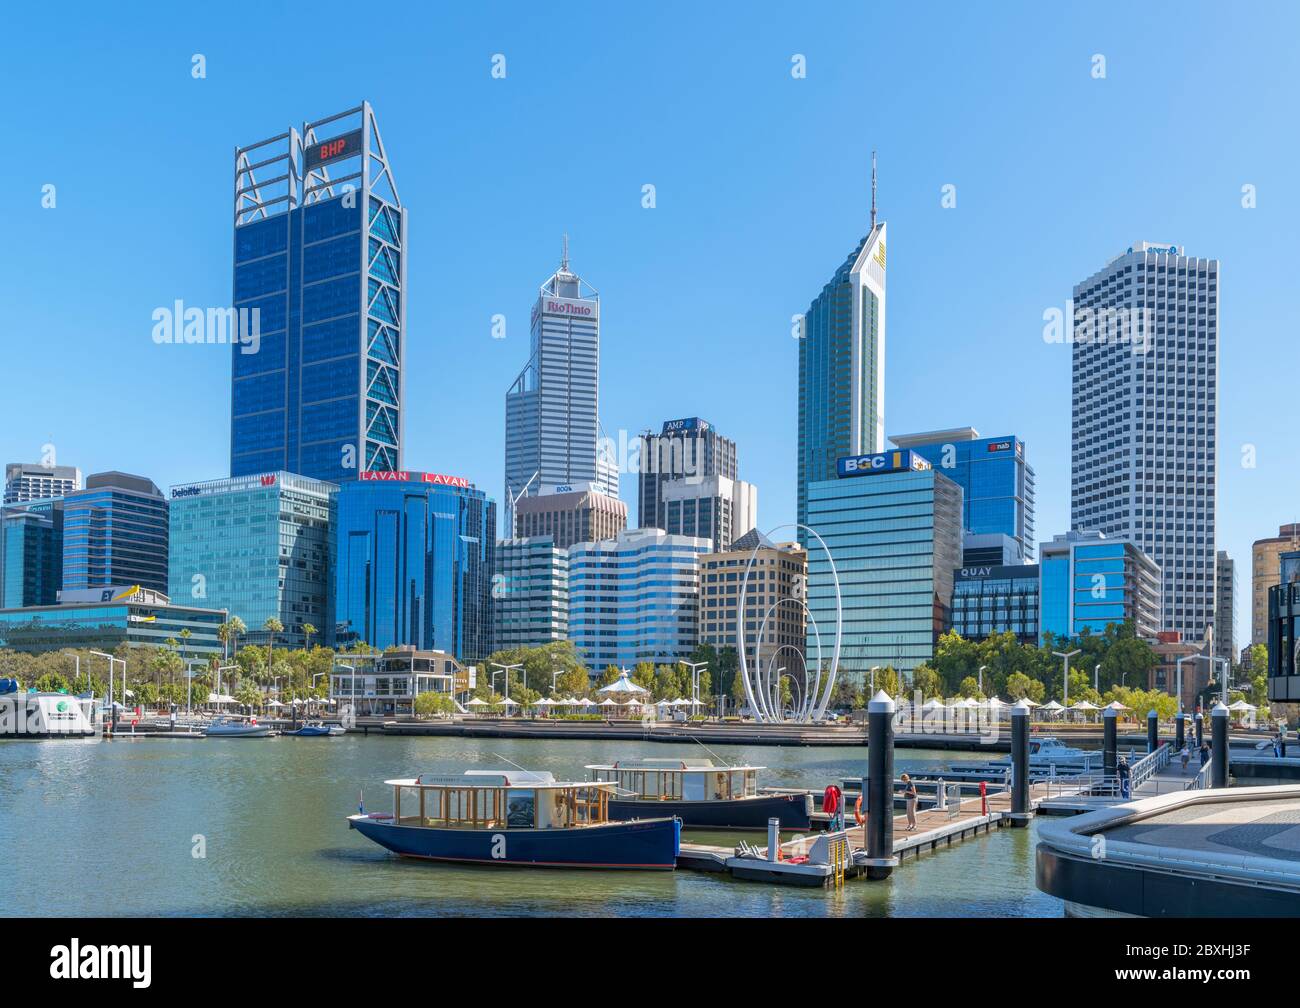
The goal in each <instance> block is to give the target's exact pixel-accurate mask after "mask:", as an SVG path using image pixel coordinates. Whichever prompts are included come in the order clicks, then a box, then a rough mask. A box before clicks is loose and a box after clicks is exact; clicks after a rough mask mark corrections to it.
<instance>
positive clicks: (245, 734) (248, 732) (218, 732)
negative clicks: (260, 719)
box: [203, 725, 271, 738]
mask: <svg viewBox="0 0 1300 1008" xmlns="http://www.w3.org/2000/svg"><path fill="white" fill-rule="evenodd" d="M203 734H204V735H206V736H207V737H208V738H270V737H271V729H270V728H263V727H261V726H260V725H259V726H257V727H255V728H219V729H215V730H214V729H212V728H209V729H208V730H207V731H205V732H204V733H203Z"/></svg>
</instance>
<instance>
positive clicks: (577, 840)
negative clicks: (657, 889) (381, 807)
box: [348, 770, 682, 870]
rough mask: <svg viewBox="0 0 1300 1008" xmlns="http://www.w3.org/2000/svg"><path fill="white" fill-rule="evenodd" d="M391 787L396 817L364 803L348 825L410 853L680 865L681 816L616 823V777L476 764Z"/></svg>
mask: <svg viewBox="0 0 1300 1008" xmlns="http://www.w3.org/2000/svg"><path fill="white" fill-rule="evenodd" d="M384 783H385V784H388V785H389V786H391V787H392V789H393V811H392V814H391V815H390V814H388V813H369V814H367V813H366V812H365V811H364V809H363V808H359V809H358V812H357V814H356V815H351V816H348V828H349V829H354V830H356V831H357V832H359V833H360V834H361V835H362V836H364V837H366V838H368V839H370V840H373V841H375V843H377V844H379V845H380V846H382V847H386V848H387V849H388V850H390V851H392V852H393V853H394V854H398V855H400V856H402V857H408V858H423V859H426V860H429V861H457V862H465V863H469V864H484V865H515V866H522V867H552V868H639V869H663V870H668V869H672V868H675V867H676V866H677V852H678V847H679V844H680V840H681V825H682V824H681V820H679V819H677V818H675V817H672V816H666V817H660V818H654V819H634V820H631V821H616V820H613V819H611V818H610V816H609V808H610V799H611V797H612V795H613V792H614V785H613V784H612V783H610V782H608V781H579V782H565V781H557V780H556V779H555V778H554V777H552V776H551V775H550V774H549V773H544V772H535V771H530V770H467V771H465V773H464V774H462V775H460V776H456V775H454V774H452V775H446V776H421V777H415V778H413V779H408V780H390V781H385V782H384Z"/></svg>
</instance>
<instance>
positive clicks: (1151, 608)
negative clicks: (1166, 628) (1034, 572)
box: [1038, 532, 1160, 639]
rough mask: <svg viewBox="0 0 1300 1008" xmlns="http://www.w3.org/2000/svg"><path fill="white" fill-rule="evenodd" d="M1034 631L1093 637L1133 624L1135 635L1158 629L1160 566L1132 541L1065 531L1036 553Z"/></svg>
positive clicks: (1148, 635) (1150, 636)
mask: <svg viewBox="0 0 1300 1008" xmlns="http://www.w3.org/2000/svg"><path fill="white" fill-rule="evenodd" d="M1039 558H1040V559H1039V572H1040V574H1039V576H1040V587H1039V605H1040V611H1039V620H1038V632H1039V634H1040V635H1042V634H1045V633H1051V634H1054V635H1055V636H1056V637H1058V638H1061V637H1078V636H1079V635H1080V634H1082V633H1083V632H1084V631H1085V630H1086V631H1088V633H1090V634H1092V635H1093V636H1094V637H1095V636H1100V635H1101V634H1103V633H1105V631H1106V627H1107V626H1108V625H1110V624H1112V623H1116V624H1118V623H1125V622H1132V624H1133V629H1134V632H1135V633H1136V634H1137V636H1139V637H1145V638H1148V639H1154V638H1155V636H1156V634H1157V633H1158V632H1159V631H1160V625H1159V621H1160V568H1159V567H1157V566H1156V565H1155V564H1154V563H1153V562H1152V561H1151V558H1150V557H1148V556H1146V555H1144V554H1143V552H1142V551H1141V550H1140V549H1138V548H1137V547H1136V546H1134V545H1133V544H1132V543H1130V542H1125V541H1123V540H1121V539H1109V538H1107V537H1106V536H1103V535H1101V534H1100V533H1098V532H1069V533H1067V534H1065V535H1060V536H1057V537H1056V538H1055V539H1053V540H1052V541H1051V542H1045V543H1043V544H1042V547H1041V548H1040V549H1039Z"/></svg>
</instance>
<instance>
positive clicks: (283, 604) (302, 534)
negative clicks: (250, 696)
mask: <svg viewBox="0 0 1300 1008" xmlns="http://www.w3.org/2000/svg"><path fill="white" fill-rule="evenodd" d="M337 490H338V487H337V486H336V485H334V484H332V483H326V482H323V481H321V480H313V479H307V478H306V477H303V476H295V475H294V474H292V473H284V472H279V473H262V474H260V475H257V476H237V477H234V478H232V479H226V480H210V481H208V482H205V483H191V484H188V485H185V486H177V487H172V491H171V556H170V559H169V562H168V577H167V581H168V595H170V596H171V599H172V601H173V602H175V603H178V604H182V605H194V606H202V607H204V608H208V609H225V610H227V611H228V612H229V613H230V614H231V615H232V616H238V617H239V618H240V619H242V620H243V621H244V624H245V625H246V626H247V627H248V632H247V633H246V634H245V635H244V637H243V638H242V640H243V641H244V642H247V643H252V644H260V643H265V640H266V637H267V634H266V632H265V631H264V630H263V629H262V627H263V624H265V623H266V621H267V620H268V619H271V618H272V617H274V618H275V619H278V620H279V621H280V623H281V624H282V625H283V627H284V631H283V632H282V633H277V634H276V635H275V636H276V642H277V643H284V644H288V645H290V646H291V647H303V646H304V645H306V644H307V643H308V641H307V635H306V633H305V632H304V631H303V626H304V625H305V624H306V625H310V626H313V627H315V628H316V631H315V633H314V634H312V638H311V641H310V643H312V644H325V643H328V641H329V639H330V635H331V633H332V631H333V619H332V610H333V603H334V582H333V569H332V565H331V562H330V552H329V550H330V535H329V522H330V510H331V507H332V504H333V495H334V494H335V493H336V492H337Z"/></svg>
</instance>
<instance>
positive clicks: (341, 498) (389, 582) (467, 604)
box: [331, 471, 496, 661]
mask: <svg viewBox="0 0 1300 1008" xmlns="http://www.w3.org/2000/svg"><path fill="white" fill-rule="evenodd" d="M376 475H383V476H391V477H394V478H393V479H384V480H382V481H373V480H372V479H371V477H374V476H376ZM361 476H362V479H361V480H360V481H357V482H352V483H344V484H343V485H342V486H341V487H340V489H339V492H338V496H337V498H336V501H337V506H336V509H335V518H334V522H333V529H332V533H331V535H332V542H333V546H332V552H333V556H334V563H335V589H334V591H335V594H334V598H335V643H336V644H338V645H339V646H340V647H343V646H347V645H349V644H352V643H356V642H359V641H364V642H365V643H367V644H369V645H371V646H372V647H378V648H391V647H395V646H400V645H408V644H409V645H412V646H414V647H416V648H419V649H421V650H437V651H445V652H447V653H448V654H451V655H454V656H455V657H456V658H458V659H460V660H462V661H474V660H477V659H481V658H484V657H486V656H487V655H489V654H491V652H492V575H493V571H494V566H495V551H496V504H495V503H494V502H493V501H491V500H489V499H488V497H487V495H486V494H484V493H483V492H482V491H481V490H476V489H474V487H472V486H470V485H469V484H468V482H467V481H464V480H461V479H459V478H455V477H441V476H437V475H436V474H433V473H418V472H405V471H403V472H394V473H383V474H374V473H368V472H363V473H362V474H361ZM434 480H441V481H448V480H450V481H451V483H452V484H454V485H449V484H448V483H447V482H440V483H435V482H434Z"/></svg>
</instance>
